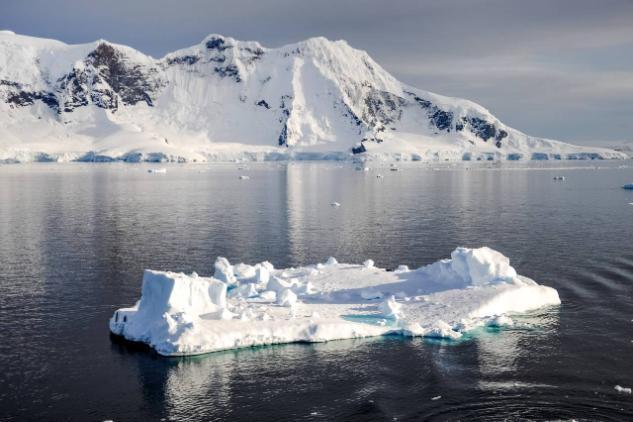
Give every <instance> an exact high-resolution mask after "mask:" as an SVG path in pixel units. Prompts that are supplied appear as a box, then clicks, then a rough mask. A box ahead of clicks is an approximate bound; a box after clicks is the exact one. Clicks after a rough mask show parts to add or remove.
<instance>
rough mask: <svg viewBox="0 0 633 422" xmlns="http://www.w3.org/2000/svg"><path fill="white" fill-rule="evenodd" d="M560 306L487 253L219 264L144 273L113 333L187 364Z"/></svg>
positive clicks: (436, 330)
mask: <svg viewBox="0 0 633 422" xmlns="http://www.w3.org/2000/svg"><path fill="white" fill-rule="evenodd" d="M560 303H561V302H560V298H559V296H558V292H557V291H556V290H555V289H553V288H551V287H547V286H543V285H539V284H537V283H536V282H535V281H533V280H531V279H529V278H527V277H524V276H521V275H518V274H517V272H516V270H515V269H514V268H513V267H512V266H511V265H510V260H509V259H508V258H507V257H506V256H504V255H503V254H501V253H500V252H497V251H495V250H493V249H490V248H487V247H481V248H477V249H469V248H457V249H455V250H454V251H453V252H452V253H451V257H450V259H443V260H440V261H437V262H435V263H432V264H430V265H426V266H423V267H420V268H418V269H415V270H410V269H409V268H408V267H406V266H399V267H398V268H397V269H396V270H394V271H387V270H385V269H382V268H378V267H376V266H374V263H373V261H372V260H367V261H365V263H363V264H361V265H355V264H344V263H339V262H338V261H337V260H336V259H334V258H330V259H328V260H327V261H326V262H325V263H318V264H315V265H308V266H303V267H297V268H286V269H275V268H274V266H273V265H272V264H271V263H269V262H262V263H259V264H256V265H247V264H237V265H232V264H231V263H230V262H229V261H228V260H227V259H226V258H222V257H219V258H218V259H217V260H216V262H215V272H214V274H213V276H212V277H202V276H199V275H198V274H196V273H192V274H190V275H187V274H183V273H172V272H163V271H151V270H146V271H145V273H144V275H143V284H142V291H141V298H140V300H139V301H138V302H137V303H136V304H135V305H134V306H132V307H130V308H123V309H119V310H117V311H115V312H114V314H113V316H112V318H111V319H110V321H109V327H110V331H111V332H112V333H113V334H114V335H117V336H122V337H123V338H125V339H127V340H130V341H133V342H142V343H146V344H147V345H149V346H150V347H152V348H153V349H154V350H155V351H156V352H157V353H159V354H160V355H164V356H186V355H197V354H204V353H210V352H216V351H221V350H228V349H237V348H244V347H252V346H262V345H271V344H281V343H291V342H309V343H313V342H325V341H331V340H338V339H350V338H362V337H374V336H382V335H402V336H409V337H432V338H445V339H453V340H457V339H460V338H461V337H462V336H463V335H464V334H465V333H466V332H468V331H470V330H473V329H474V328H476V327H481V326H491V327H499V326H505V325H512V324H513V320H512V318H511V315H512V314H516V313H523V312H527V311H531V310H536V309H539V308H542V307H545V306H554V305H559V304H560Z"/></svg>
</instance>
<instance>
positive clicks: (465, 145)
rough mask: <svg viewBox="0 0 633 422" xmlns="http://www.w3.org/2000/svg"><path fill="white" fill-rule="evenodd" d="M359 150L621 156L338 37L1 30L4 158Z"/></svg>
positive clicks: (210, 156) (342, 155) (483, 156)
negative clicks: (504, 116) (511, 118)
mask: <svg viewBox="0 0 633 422" xmlns="http://www.w3.org/2000/svg"><path fill="white" fill-rule="evenodd" d="M478 133H479V134H478ZM363 140H365V141H364V142H363ZM361 142H362V146H363V148H364V149H365V152H363V153H362V154H359V155H353V154H352V148H354V147H360V146H361ZM359 156H360V157H362V159H398V160H414V161H418V160H430V161H439V160H441V161H444V160H502V159H510V160H521V159H523V160H526V159H594V158H609V159H611V158H626V154H624V153H622V152H617V151H614V150H610V149H604V148H591V147H580V146H574V145H570V144H566V143H561V142H557V141H553V140H549V139H542V138H537V137H531V136H528V135H525V134H523V133H521V132H520V131H518V130H515V129H512V128H510V127H508V126H506V125H505V124H503V123H502V122H500V121H499V120H498V119H497V118H496V117H494V116H493V115H492V114H491V113H490V112H489V111H488V110H486V109H485V108H483V107H482V106H480V105H478V104H475V103H473V102H471V101H468V100H463V99H459V98H450V97H444V96H441V95H437V94H433V93H431V92H427V91H423V90H420V89H417V88H414V87H411V86H408V85H406V84H403V83H401V82H399V81H398V80H396V79H395V78H394V77H393V76H392V75H390V74H389V73H388V72H387V71H385V70H384V69H383V68H382V67H381V66H380V65H379V64H378V63H376V62H375V61H374V60H372V58H371V57H369V55H368V54H367V53H366V52H365V51H361V50H357V49H354V48H352V47H350V46H349V45H348V44H347V43H346V42H345V41H330V40H327V39H325V38H322V37H317V38H311V39H308V40H306V41H302V42H299V43H295V44H290V45H286V46H283V47H279V48H274V49H269V48H265V47H262V46H261V45H260V44H259V43H257V42H252V41H237V40H235V39H233V38H229V37H223V36H221V35H216V34H213V35H209V36H208V37H206V38H205V39H204V40H202V42H201V43H200V44H198V45H194V46H192V47H189V48H185V49H182V50H178V51H175V52H173V53H169V54H167V55H166V56H165V57H163V58H160V59H155V58H152V57H150V56H147V55H145V54H143V53H141V52H139V51H136V50H134V49H133V48H130V47H126V46H123V45H118V44H113V43H110V42H108V41H105V40H99V41H95V42H92V43H88V44H80V45H67V44H64V43H62V42H59V41H55V40H49V39H42V38H35V37H28V36H23V35H17V34H14V33H12V32H10V31H0V162H7V163H10V162H25V161H72V160H79V161H111V160H125V161H130V162H138V161H160V162H163V161H177V162H183V161H188V162H205V161H232V160H285V159H336V160H343V159H350V158H352V157H359Z"/></svg>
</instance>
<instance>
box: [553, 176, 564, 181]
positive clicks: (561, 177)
mask: <svg viewBox="0 0 633 422" xmlns="http://www.w3.org/2000/svg"><path fill="white" fill-rule="evenodd" d="M554 180H557V181H560V182H564V181H565V176H554Z"/></svg>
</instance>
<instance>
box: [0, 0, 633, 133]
mask: <svg viewBox="0 0 633 422" xmlns="http://www.w3.org/2000/svg"><path fill="white" fill-rule="evenodd" d="M0 29H10V30H13V31H15V32H17V33H20V34H24V35H32V36H39V37H47V38H55V39H58V40H61V41H64V42H67V43H84V42H90V41H94V40H97V39H101V38H103V39H107V40H109V41H112V42H115V43H120V44H126V45H129V46H131V47H134V48H136V49H138V50H140V51H142V52H144V53H147V54H150V55H152V56H154V57H162V56H163V55H164V54H165V53H167V52H169V51H173V50H176V49H178V48H183V47H187V46H190V45H193V44H197V43H199V42H200V41H201V40H202V39H203V38H204V37H205V36H206V35H207V34H210V33H219V34H223V35H226V36H231V37H234V38H237V39H242V40H257V41H259V42H260V43H262V44H263V45H265V46H267V47H277V46H281V45H284V44H289V43H293V42H297V41H300V40H303V39H305V38H309V37H313V36H325V37H327V38H329V39H332V40H336V39H344V40H346V41H347V42H348V43H350V45H352V46H353V47H355V48H359V49H363V50H366V51H367V52H368V53H369V54H370V55H371V56H372V57H373V58H374V59H375V60H376V61H377V62H378V63H380V64H381V65H382V66H383V67H384V68H385V69H387V70H388V71H389V72H391V73H392V74H393V75H394V76H396V77H397V78H398V79H400V80H401V81H403V82H406V83H408V84H411V85H413V86H416V87H418V88H421V89H425V90H428V91H432V92H436V93H439V94H444V95H449V96H455V97H462V98H468V99H470V100H473V101H475V102H477V103H479V104H481V105H483V106H484V107H486V108H488V109H489V110H490V111H491V112H492V113H493V114H495V115H496V116H497V117H499V118H500V119H501V120H502V121H503V122H505V123H506V124H508V125H510V126H512V127H514V128H516V129H519V130H521V131H523V132H526V133H528V134H530V135H534V136H541V137H548V138H553V139H560V140H563V141H569V142H574V143H578V144H594V145H617V144H620V143H623V142H633V0H529V1H525V0H516V1H515V0H437V1H423V0H418V1H399V0H354V1H349V0H336V1H330V0H318V1H306V0H228V1H227V0H218V1H209V0H207V1H204V0H177V1H176V0H173V1H167V0H108V1H101V2H96V1H87V0H0Z"/></svg>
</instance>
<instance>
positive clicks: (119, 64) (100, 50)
mask: <svg viewBox="0 0 633 422" xmlns="http://www.w3.org/2000/svg"><path fill="white" fill-rule="evenodd" d="M87 62H88V63H90V64H92V65H93V66H94V68H95V69H96V70H97V74H98V76H99V77H100V78H102V79H103V80H104V81H105V82H106V83H107V84H108V85H110V87H111V88H112V90H113V91H114V92H115V93H116V94H118V95H119V97H120V98H121V100H122V102H123V104H125V105H134V104H137V103H139V102H145V103H146V104H147V105H148V106H152V105H153V104H152V99H151V97H150V94H149V93H151V92H152V91H153V90H154V89H155V88H156V87H155V85H154V84H153V83H152V82H151V80H150V78H149V76H148V75H147V74H145V73H143V71H142V70H141V67H140V66H138V65H134V66H129V65H128V63H127V60H126V57H125V56H124V55H123V54H122V53H121V52H119V51H118V50H116V49H115V48H114V47H113V46H111V45H110V44H107V43H101V44H99V45H98V46H97V48H96V49H95V50H94V51H93V52H91V53H90V54H88V60H87ZM95 82H96V81H95ZM106 103H108V104H112V102H111V101H109V102H106ZM104 108H107V107H104Z"/></svg>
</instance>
